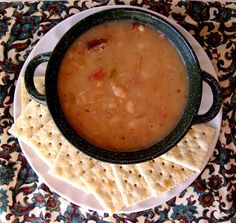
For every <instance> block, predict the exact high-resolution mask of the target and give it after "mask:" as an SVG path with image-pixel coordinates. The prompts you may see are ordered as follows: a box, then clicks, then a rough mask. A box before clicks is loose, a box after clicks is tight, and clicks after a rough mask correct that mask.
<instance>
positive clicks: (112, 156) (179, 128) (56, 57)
mask: <svg viewBox="0 0 236 223" xmlns="http://www.w3.org/2000/svg"><path fill="white" fill-rule="evenodd" d="M117 20H125V21H130V22H138V23H142V24H145V25H147V26H150V27H152V28H154V29H156V30H158V31H159V32H161V33H163V34H164V35H165V36H166V37H167V38H168V39H169V41H170V42H171V43H172V44H173V46H174V47H175V48H176V50H177V51H178V52H179V54H180V55H181V57H182V59H183V61H184V63H185V68H186V71H187V75H188V88H189V91H188V96H187V103H186V106H185V109H184V112H183V114H182V117H181V118H180V120H179V122H178V124H177V125H176V127H175V128H174V129H173V130H172V131H171V132H170V133H169V134H168V135H167V136H166V137H165V138H164V139H162V140H161V141H159V142H157V143H156V144H154V145H151V146H149V147H147V148H144V149H141V150H138V151H134V152H113V151H108V150H104V149H102V148H99V147H97V146H95V145H92V144H91V143H89V142H88V141H86V140H85V139H84V138H82V137H81V136H80V135H79V134H78V133H76V132H75V130H74V129H73V128H72V127H71V126H70V124H69V123H68V121H67V120H66V118H65V116H64V114H63V112H62V109H61V106H60V103H59V99H58V94H57V78H58V71H59V67H60V64H61V62H62V59H63V57H64V54H65V53H66V51H67V49H68V48H69V47H70V45H71V44H72V43H73V42H74V41H75V40H76V39H77V38H78V37H79V36H80V35H81V34H83V33H84V32H86V31H87V30H89V29H91V28H92V27H94V26H96V25H99V24H102V23H106V22H110V21H117ZM45 61H48V65H47V69H46V74H45V92H46V93H45V96H44V95H40V94H39V92H38V91H37V90H36V89H35V86H34V82H33V76H34V71H35V69H36V67H37V66H38V65H39V64H40V63H43V62H45ZM203 81H205V82H207V83H208V84H209V86H210V87H211V90H212V93H213V104H212V106H211V108H210V109H209V111H208V112H206V113H205V114H203V115H198V114H197V113H198V110H199V107H200V102H201V98H202V85H203ZM25 85H26V89H27V91H28V92H29V94H30V95H31V97H32V98H33V99H35V100H36V101H38V102H39V103H42V104H45V105H47V106H48V109H49V111H50V113H51V116H52V118H53V120H54V122H55V124H56V125H57V127H58V128H59V130H60V131H61V133H62V134H63V135H64V136H65V138H66V139H67V140H68V141H69V142H70V143H72V144H73V145H74V146H75V147H76V148H78V149H79V150H80V151H82V152H84V153H85V154H87V155H89V156H91V157H93V158H96V159H98V160H102V161H106V162H110V163H119V164H130V163H139V162H143V161H147V160H151V159H153V158H155V157H157V156H160V155H162V154H163V153H165V152H167V151H168V150H170V149H171V148H172V147H174V146H175V145H176V144H177V143H178V142H179V141H180V140H181V139H182V138H183V137H184V135H185V134H186V132H187V131H188V130H189V128H190V127H191V126H192V125H193V124H196V123H205V122H208V121H210V120H211V119H213V118H214V117H215V116H216V115H217V113H218V112H219V110H220V107H221V103H222V97H221V91H220V86H219V84H218V82H217V80H216V79H215V78H213V77H212V76H211V75H210V74H208V73H206V72H205V71H202V70H201V69H200V66H199V62H198V59H197V57H196V55H195V53H194V51H193V49H192V47H191V46H190V44H189V43H188V41H187V40H186V39H185V38H184V36H183V35H182V34H181V33H180V32H179V31H178V30H177V29H176V28H175V27H173V26H172V25H171V24H170V23H169V22H167V21H166V20H165V19H163V18H162V17H159V16H157V15H156V14H153V13H151V12H147V11H144V10H141V9H140V10H139V9H134V8H113V9H108V10H104V11H101V12H97V13H95V14H93V15H90V16H88V17H86V18H85V19H83V20H81V21H79V22H78V23H77V24H75V25H74V26H73V27H72V28H70V29H69V31H68V32H66V33H65V35H64V36H63V37H62V38H61V39H60V41H59V42H58V44H57V45H56V47H55V49H54V50H53V51H52V52H49V53H44V54H41V55H38V56H36V57H35V58H34V59H32V60H31V61H30V63H29V64H28V66H27V69H26V72H25Z"/></svg>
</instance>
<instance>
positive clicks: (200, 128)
mask: <svg viewBox="0 0 236 223" xmlns="http://www.w3.org/2000/svg"><path fill="white" fill-rule="evenodd" d="M214 136H215V129H214V128H212V127H210V126H209V125H206V124H200V125H193V126H192V127H191V129H190V130H189V131H188V133H187V134H186V135H185V137H184V138H183V139H182V140H181V141H180V142H179V143H178V144H177V145H176V146H175V147H174V148H173V149H171V150H170V151H168V152H167V153H165V154H163V155H162V156H161V157H162V158H163V159H166V160H169V161H171V162H173V163H176V164H179V165H181V166H183V167H186V168H188V169H190V170H193V171H196V172H201V171H202V168H203V165H204V162H205V160H206V156H207V153H208V151H209V147H210V145H211V143H212V141H213V139H214Z"/></svg>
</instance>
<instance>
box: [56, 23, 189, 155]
mask: <svg viewBox="0 0 236 223" xmlns="http://www.w3.org/2000/svg"><path fill="white" fill-rule="evenodd" d="M187 82H188V80H187V75H186V71H185V67H184V64H183V62H182V60H181V57H180V55H179V54H178V52H177V51H176V49H175V48H174V47H173V46H172V45H171V44H170V42H169V41H168V40H167V39H166V38H165V36H164V35H163V34H161V33H158V32H157V31H155V30H153V29H152V28H150V27H147V26H144V25H141V24H137V23H130V22H126V21H123V22H110V23H106V24H102V25H99V26H96V27H94V28H92V29H91V30H89V31H87V32H85V33H84V34H83V35H82V36H80V37H79V38H78V39H76V41H75V42H74V43H73V44H72V45H71V46H70V48H69V49H68V50H67V52H66V54H65V56H64V58H63V61H62V64H61V66H60V70H59V77H58V94H59V100H60V104H61V107H62V110H63V112H64V114H65V117H66V118H67V120H68V121H69V123H70V124H71V125H72V127H73V128H74V129H75V131H77V132H78V133H79V134H80V135H81V136H83V137H84V138H85V139H87V140H88V141H89V142H90V143H92V144H95V145H97V146H99V147H102V148H105V149H108V150H116V151H134V150H139V149H142V148H144V147H146V146H148V145H151V144H153V143H155V142H157V141H159V140H161V139H162V138H163V137H165V136H166V135H167V134H168V133H169V132H170V131H171V130H172V129H173V128H174V127H175V126H176V124H177V122H178V120H179V119H180V117H181V115H182V112H183V110H184V107H185V102H186V97H187V92H188V89H187Z"/></svg>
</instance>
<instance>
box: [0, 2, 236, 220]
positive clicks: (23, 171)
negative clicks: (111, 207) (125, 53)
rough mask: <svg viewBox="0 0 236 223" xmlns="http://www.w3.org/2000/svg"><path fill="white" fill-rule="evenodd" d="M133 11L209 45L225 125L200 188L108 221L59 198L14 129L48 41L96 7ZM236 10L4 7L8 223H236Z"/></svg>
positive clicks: (232, 6) (2, 107)
mask: <svg viewBox="0 0 236 223" xmlns="http://www.w3.org/2000/svg"><path fill="white" fill-rule="evenodd" d="M108 4H118V5H121V4H127V5H128V4H131V5H136V6H140V7H145V8H148V9H151V10H153V11H157V12H159V13H161V14H163V15H165V16H167V17H170V18H173V19H174V20H176V21H177V22H178V23H179V24H180V25H181V26H182V27H184V28H185V29H186V30H188V31H189V32H190V33H191V34H192V35H193V36H194V37H195V39H196V40H197V41H198V42H199V43H200V44H201V46H202V47H203V48H204V50H205V51H206V53H207V54H208V56H209V58H210V59H211V61H212V63H213V65H214V67H215V69H216V72H217V75H218V78H219V81H220V85H221V87H222V90H223V97H224V104H223V121H222V127H221V132H220V137H219V140H218V142H217V145H216V148H215V150H214V153H213V156H212V157H211V160H210V161H209V163H208V164H207V166H206V167H205V169H204V170H203V172H202V173H201V175H200V176H199V177H198V178H197V179H196V180H195V182H194V183H193V184H192V185H191V186H189V187H188V188H186V190H184V191H183V192H181V193H180V194H179V195H178V196H177V197H175V198H173V199H171V200H169V201H168V202H166V203H164V204H162V205H159V206H156V207H153V208H152V209H149V210H144V211H141V212H138V213H131V214H114V215H109V214H106V213H105V214H101V213H97V212H95V211H93V210H86V209H84V208H82V207H79V206H76V205H74V204H72V203H69V202H68V201H66V200H65V199H63V198H62V197H60V196H58V195H57V194H54V193H52V192H51V191H50V189H49V188H48V187H47V186H46V185H45V184H43V183H42V181H41V180H40V178H38V177H37V175H36V174H35V173H34V171H33V170H32V168H31V167H30V166H29V164H28V162H27V160H26V159H25V157H24V155H23V154H22V152H21V148H20V146H19V144H18V142H17V139H16V138H14V137H13V136H11V135H10V134H9V133H8V129H9V128H10V127H11V125H12V123H13V116H12V105H13V96H14V90H15V84H16V81H17V79H18V76H19V73H20V70H21V68H22V66H23V63H24V61H25V60H26V58H27V56H28V55H29V53H30V51H31V50H32V48H33V47H34V46H35V45H36V43H37V42H38V41H39V39H40V38H42V36H43V35H44V34H45V33H46V32H47V31H49V30H50V29H51V28H52V27H54V26H55V25H56V24H58V23H59V22H61V21H62V20H64V19H66V18H68V17H69V16H71V15H73V14H75V13H79V12H80V11H82V10H86V9H88V8H91V7H95V6H96V7H97V6H102V5H108ZM235 35H236V3H233V1H232V2H231V3H230V2H227V3H224V4H223V3H220V2H212V1H211V2H200V1H190V2H181V1H171V0H160V1H154V0H143V1H142V0H132V1H122V0H95V1H90V0H82V1H75V2H72V1H64V2H63V1H57V2H52V1H50V2H46V1H44V2H39V1H37V2H36V1H33V2H17V1H15V2H6V3H4V2H1V3H0V72H1V74H0V143H1V148H0V222H15V223H16V222H33V223H36V222H37V223H41V222H73V223H75V222H88V221H97V222H186V223H187V222H214V223H217V222H236V216H235V209H236V192H235V188H236V179H235V176H236V163H235V161H236V154H235V151H236V125H235V123H236V71H235V70H236V42H235V38H236V36H235Z"/></svg>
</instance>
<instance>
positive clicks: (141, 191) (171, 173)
mask: <svg viewBox="0 0 236 223" xmlns="http://www.w3.org/2000/svg"><path fill="white" fill-rule="evenodd" d="M35 82H36V87H37V89H38V90H39V91H40V92H41V93H44V77H36V78H35ZM21 108H22V109H21V111H22V112H21V114H20V116H19V117H18V118H17V120H16V121H15V123H14V124H13V126H12V127H11V129H10V130H9V132H10V133H11V134H13V135H14V136H16V137H18V138H19V139H20V140H21V141H23V142H24V143H26V144H27V145H28V146H29V147H31V148H32V149H33V150H34V151H35V152H36V153H37V155H38V156H39V157H40V158H41V159H42V160H43V161H44V162H45V163H46V164H47V165H48V166H49V172H50V174H52V175H54V176H56V177H58V178H60V179H62V180H64V181H66V182H68V183H70V184H72V185H73V186H75V187H77V188H79V189H81V190H83V191H85V192H86V193H90V194H93V195H94V196H95V197H96V198H97V200H98V201H99V202H100V203H101V204H102V205H103V207H104V208H105V210H106V211H108V212H110V213H115V212H117V211H119V210H120V209H121V208H123V207H124V206H126V207H128V206H131V205H134V204H136V203H138V202H141V201H143V200H146V199H149V198H151V197H154V196H159V195H160V194H162V193H165V192H168V191H169V190H171V189H172V188H173V187H175V186H176V185H178V184H179V183H181V182H183V181H185V180H186V179H187V178H189V177H190V176H192V175H193V174H194V173H195V172H201V171H202V168H203V165H204V161H205V157H206V155H207V152H208V149H209V145H210V144H211V142H212V141H213V139H214V135H215V129H213V128H212V127H210V126H208V125H205V124H201V125H194V126H192V128H191V129H190V130H189V132H188V133H187V135H186V136H185V137H184V138H183V139H182V141H181V142H179V143H178V145H177V146H175V147H174V148H173V149H171V150H170V151H169V152H167V153H165V154H164V155H162V156H161V157H158V158H156V159H153V160H151V161H148V162H143V163H140V164H132V165H118V164H109V163H105V162H101V161H98V160H95V159H93V158H91V157H88V156H87V155H85V154H83V153H82V152H80V151H79V150H78V149H76V148H75V147H74V146H73V145H71V144H70V143H69V142H68V141H67V140H66V139H65V138H64V137H63V136H62V134H61V133H60V131H59V130H58V129H57V127H56V125H55V124H54V122H53V120H52V118H51V116H50V114H49V111H48V109H47V107H46V106H44V105H41V104H38V103H37V102H36V101H34V100H32V99H30V97H29V96H28V93H27V92H26V90H25V87H24V83H23V81H21Z"/></svg>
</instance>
